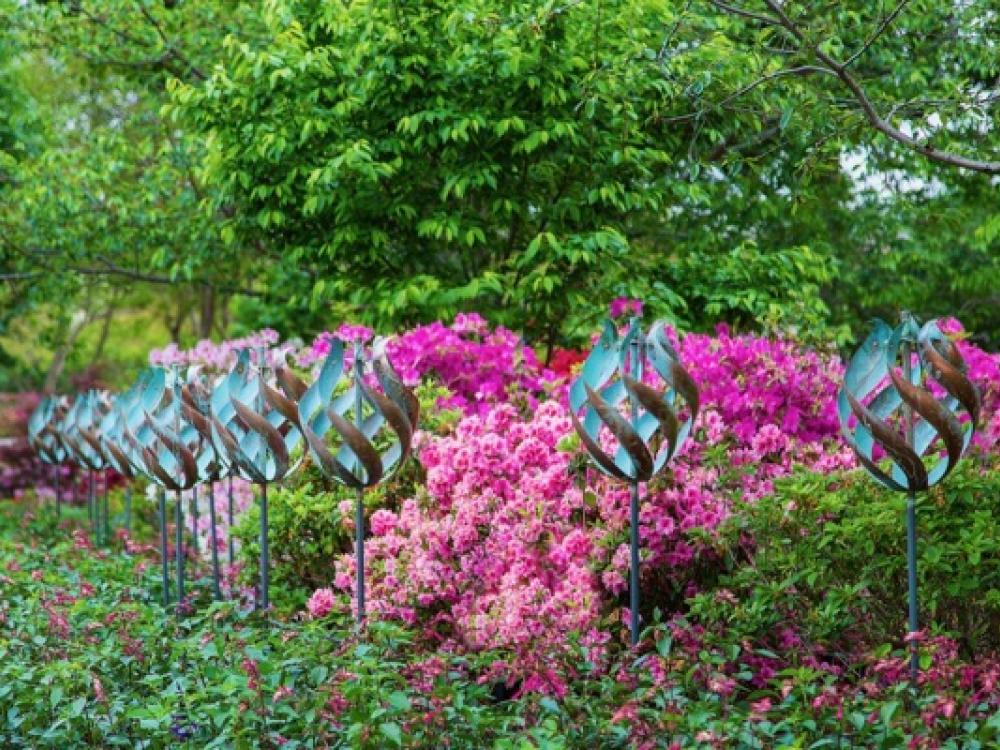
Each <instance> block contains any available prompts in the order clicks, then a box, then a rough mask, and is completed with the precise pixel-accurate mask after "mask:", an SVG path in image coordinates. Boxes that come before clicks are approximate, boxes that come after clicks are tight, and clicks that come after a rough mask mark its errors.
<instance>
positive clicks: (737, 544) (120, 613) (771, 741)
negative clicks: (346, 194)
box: [0, 303, 1000, 748]
mask: <svg viewBox="0 0 1000 750" xmlns="http://www.w3.org/2000/svg"><path fill="white" fill-rule="evenodd" d="M632 309H633V305H632V303H628V304H624V303H623V304H619V305H617V306H616V309H615V310H614V312H615V313H617V314H625V313H628V312H629V311H631V310H632ZM949 330H951V331H952V333H953V334H954V335H955V336H956V337H958V338H959V346H960V347H961V349H962V351H963V354H964V355H965V357H966V358H967V360H968V362H969V369H970V376H971V377H972V378H973V379H974V380H975V381H976V382H977V383H978V384H979V386H980V388H981V389H982V392H983V397H984V407H985V408H984V419H983V424H982V429H981V430H980V433H979V436H978V437H977V439H976V444H975V446H974V448H973V452H972V454H971V455H970V456H969V458H968V459H967V460H966V462H965V463H964V464H963V466H962V467H961V468H960V469H959V471H958V472H957V473H956V475H955V476H954V477H952V478H951V479H950V481H949V482H948V483H947V484H945V485H944V486H943V487H942V488H938V489H936V490H935V491H934V492H932V493H931V494H929V495H928V496H927V498H926V499H925V500H923V501H921V509H920V519H921V520H920V523H921V527H920V528H921V547H920V555H921V560H920V572H921V579H920V585H921V591H922V602H923V606H924V622H925V623H926V628H925V630H923V631H921V632H920V633H918V634H914V635H913V636H907V634H906V628H905V618H904V615H905V609H904V606H903V602H904V591H905V585H904V582H903V581H904V575H905V574H904V570H905V562H904V557H903V554H902V550H903V546H904V543H905V539H904V537H903V534H902V524H901V510H900V507H901V506H900V503H899V500H898V498H894V497H892V496H890V495H889V494H888V493H885V492H882V491H880V490H879V489H878V488H877V487H876V486H875V485H874V484H873V483H872V482H870V481H868V480H867V479H866V478H865V477H864V475H862V474H861V473H859V472H858V471H856V470H855V469H854V467H853V461H852V459H851V456H850V454H849V452H848V451H847V450H846V449H845V447H844V445H843V443H842V441H841V440H840V438H839V435H838V431H837V430H838V428H837V422H836V415H835V413H834V411H833V395H834V393H835V390H836V387H837V384H838V376H839V373H840V368H841V365H840V364H839V359H838V358H837V357H836V356H835V355H834V354H833V353H824V352H822V351H816V350H811V349H807V348H804V347H802V346H801V345H799V344H796V343H794V342H793V341H791V340H782V339H775V338H767V337H761V336H756V335H746V334H744V335H735V334H733V333H731V332H730V331H729V330H728V329H726V328H725V327H724V326H722V327H720V328H719V329H718V330H717V331H716V333H715V334H714V335H689V336H687V337H685V338H683V339H682V340H681V341H680V342H679V344H680V352H681V356H682V357H683V358H684V360H685V362H686V363H687V364H688V366H689V368H690V370H691V372H692V373H693V374H694V375H695V377H696V378H697V379H698V380H699V381H700V385H701V388H702V414H701V416H700V417H699V420H698V423H697V426H696V431H695V436H694V439H693V441H692V442H691V444H690V446H689V447H688V448H686V449H685V450H684V451H683V452H682V454H681V455H680V456H679V457H678V459H677V461H676V462H675V465H673V466H672V468H671V469H670V471H668V472H667V474H666V475H665V476H664V477H663V478H662V479H659V480H657V481H656V482H653V483H651V484H650V487H649V491H648V492H646V493H644V497H643V504H642V509H641V516H640V536H641V539H642V548H643V557H642V569H641V576H642V585H643V597H644V608H643V611H642V615H643V618H644V623H645V625H646V626H647V627H646V630H645V632H644V635H643V640H642V642H641V644H640V646H639V648H638V649H637V650H636V651H630V650H629V649H627V648H626V646H625V643H626V642H627V628H626V626H625V624H624V623H625V622H626V621H627V611H626V609H625V607H626V606H627V596H626V581H627V577H628V554H627V544H626V539H627V491H625V490H622V489H621V488H620V487H616V486H614V485H611V484H609V483H606V482H604V481H602V480H601V479H599V478H598V477H597V476H595V475H594V474H593V472H592V471H591V470H588V469H587V464H586V462H585V460H584V459H583V456H582V454H581V452H580V449H579V446H578V444H577V443H576V439H575V438H574V437H573V432H572V428H571V426H570V424H569V418H568V414H567V411H566V406H565V400H564V396H565V389H566V383H567V375H568V374H569V373H570V372H572V367H573V363H574V362H576V361H579V359H580V355H579V353H574V352H566V353H565V355H564V356H563V357H561V358H560V360H558V361H555V362H553V366H551V367H548V366H545V365H544V364H542V363H541V362H539V360H538V359H537V358H536V357H535V355H534V353H533V352H532V351H531V350H530V349H529V348H527V347H525V346H524V344H523V342H521V341H520V340H519V339H518V337H517V336H516V335H515V334H513V333H512V332H510V331H507V330H505V329H502V328H499V329H498V328H493V327H491V326H489V325H488V324H487V323H486V322H485V321H484V320H483V319H482V318H479V317H478V316H475V315H468V316H460V317H459V318H457V319H456V320H455V321H454V322H453V323H451V324H448V325H445V324H440V323H438V324H432V325H428V326H418V327H415V328H413V329H411V330H409V331H406V332H404V333H402V334H401V335H400V336H399V337H398V338H397V339H395V340H394V341H393V342H392V343H391V344H390V353H391V355H392V356H393V358H394V360H395V361H396V364H397V366H398V368H399V370H400V372H401V373H402V374H403V376H404V378H405V379H406V380H407V381H408V382H409V383H410V384H413V385H416V386H417V393H418V397H419V399H420V401H421V404H422V411H423V413H424V415H425V418H424V420H423V421H422V424H421V432H420V434H419V435H418V437H417V455H418V457H419V459H420V460H419V462H413V463H412V464H411V465H410V466H408V468H407V470H406V471H404V472H403V473H402V474H400V475H399V476H398V477H396V478H395V479H394V480H393V481H392V482H389V483H387V484H386V485H384V486H383V487H380V488H379V489H378V490H377V491H373V492H371V493H369V494H368V496H367V497H366V504H367V526H368V529H367V542H366V547H367V549H366V554H367V556H368V559H369V561H370V567H369V587H370V589H369V590H370V597H369V612H370V614H371V620H370V623H369V625H368V627H367V628H366V630H365V631H364V632H363V633H362V634H360V635H359V634H358V633H357V632H356V631H355V630H354V628H353V625H352V610H353V606H354V602H353V601H352V599H351V595H352V591H353V573H354V571H353V556H352V555H351V554H350V543H351V539H352V538H353V531H354V528H353V514H352V512H351V503H352V501H353V497H352V495H350V494H348V493H347V492H346V491H344V490H343V489H340V488H338V487H336V486H332V485H327V484H326V483H325V482H324V480H323V478H322V477H321V476H320V475H319V474H318V473H317V472H316V471H315V470H312V469H310V468H309V467H307V468H306V469H305V470H304V471H303V472H301V473H300V474H298V475H296V476H295V478H294V479H292V480H290V481H289V482H287V483H286V484H285V486H283V487H282V488H280V489H276V490H275V491H274V492H273V493H272V496H271V497H272V500H271V505H272V509H273V511H272V525H271V546H272V551H273V559H272V564H273V566H274V573H273V575H272V581H273V589H272V602H273V605H274V610H273V612H272V616H271V622H270V624H265V623H264V622H263V621H262V619H261V618H260V616H259V615H257V614H254V613H253V612H252V611H251V608H250V602H251V598H252V592H251V589H250V586H251V585H252V580H253V576H252V575H251V571H253V570H255V569H256V554H257V547H256V543H257V542H256V528H257V525H256V508H255V505H254V503H253V499H252V496H251V494H250V492H249V491H248V489H247V488H246V487H245V486H243V485H239V484H238V485H237V498H238V503H237V505H238V507H239V509H240V513H239V519H238V522H237V524H236V526H235V527H233V528H232V529H229V528H225V529H224V534H223V536H222V538H221V539H220V540H219V544H220V551H224V550H225V549H226V546H227V545H228V542H229V539H228V537H229V536H230V535H231V536H232V538H233V541H234V543H235V546H236V550H237V560H236V564H235V565H234V566H232V567H231V568H229V569H228V570H227V580H226V584H227V585H226V592H227V594H228V595H229V596H230V597H231V598H230V599H228V600H227V601H225V602H222V603H219V604H211V603H210V596H209V590H208V586H207V582H205V581H202V583H201V584H200V585H198V586H196V587H195V589H194V593H193V594H192V597H191V598H190V600H189V601H186V602H185V603H184V606H183V608H182V611H181V613H180V614H179V615H178V614H175V613H173V612H164V611H163V610H162V609H161V607H160V606H159V604H158V602H159V590H158V587H159V584H158V567H157V566H158V561H157V559H156V557H155V555H154V554H153V547H152V545H151V544H150V542H151V541H152V539H153V538H154V537H153V533H154V532H153V529H152V526H151V524H150V522H151V520H152V505H151V504H141V503H140V504H139V505H138V506H137V518H136V525H135V529H134V533H133V534H132V535H126V534H124V533H121V534H119V536H118V538H117V539H116V541H115V542H114V544H113V545H112V547H111V548H110V549H97V548H95V547H94V546H93V542H92V541H91V540H90V539H89V537H88V535H87V532H86V528H85V525H84V524H82V523H81V521H82V511H81V510H80V509H79V508H72V509H71V510H70V511H68V515H67V517H65V518H63V519H62V520H61V521H60V520H58V519H56V518H54V517H53V513H52V502H51V497H50V495H49V494H48V493H47V492H45V490H44V488H42V491H40V492H35V491H33V490H32V489H31V488H30V487H26V488H23V489H22V490H21V491H20V501H19V503H16V504H11V505H8V506H6V507H5V509H4V512H3V516H2V518H3V520H2V524H3V532H4V533H3V534H2V535H0V539H2V542H0V555H2V560H0V571H2V578H0V585H2V586H3V594H4V596H3V601H2V603H0V623H2V624H0V656H2V658H0V664H2V666H0V670H2V671H3V675H2V677H3V680H2V681H0V684H3V685H5V686H7V687H4V688H0V709H2V715H3V716H4V717H5V718H4V723H3V724H0V727H2V728H3V729H2V731H3V732H4V733H5V734H3V735H2V736H3V737H4V740H5V741H6V743H7V744H10V745H11V746H15V747H48V746H56V745H66V744H67V742H69V743H70V745H71V746H72V745H73V743H76V746H83V747H86V746H144V747H170V746H176V745H177V744H179V743H182V742H189V743H190V744H191V746H198V747H200V746H213V747H252V746H255V745H254V744H253V743H254V742H258V743H261V745H262V746H285V747H384V746H393V745H396V746H405V747H442V746H451V747H498V748H507V747H582V746H596V747H665V748H678V747H692V748H695V747H699V748H709V747H748V748H754V747H837V746H841V747H858V746H863V747H887V748H888V747H928V748H931V747H956V748H957V747H976V746H977V744H976V743H979V744H978V746H982V747H989V746H990V743H991V742H994V741H995V739H994V738H995V737H996V733H997V731H998V729H1000V718H998V717H996V716H995V714H996V711H997V710H998V708H1000V682H998V680H1000V660H998V659H997V657H996V649H997V646H998V643H997V639H996V635H995V633H996V623H997V621H998V617H1000V593H998V591H1000V578H998V575H1000V574H998V572H997V571H998V570H1000V568H998V563H1000V554H998V552H997V549H996V543H995V540H996V534H997V529H996V525H995V521H994V519H995V518H996V516H997V513H996V511H997V508H996V507H995V505H996V503H997V502H998V501H1000V500H998V498H1000V492H998V490H1000V475H998V472H997V469H998V444H1000V415H998V409H997V404H998V401H1000V358H998V357H997V356H996V355H990V354H988V353H985V352H982V351H981V350H979V349H977V348H975V347H974V346H972V345H970V344H968V343H965V342H963V341H962V340H961V338H962V333H961V330H960V329H959V328H958V327H957V326H954V325H952V326H951V327H950V329H949ZM333 333H336V334H337V335H341V336H344V337H347V338H350V337H352V336H366V335H367V334H368V332H367V331H366V330H364V329H361V328H358V327H354V326H346V327H342V328H341V329H338V330H337V331H335V332H333ZM330 335H331V334H322V335H320V336H318V337H316V338H315V340H313V341H311V342H309V343H307V344H301V343H296V342H281V341H280V340H279V338H278V337H277V335H276V334H274V333H273V332H264V333H262V334H258V335H256V336H254V337H251V339H248V340H238V341H229V342H225V343H223V344H221V345H214V344H210V343H208V342H204V343H202V344H200V345H199V346H197V347H195V348H194V349H191V350H181V349H178V348H176V347H170V348H167V349H165V350H159V351H155V352H153V353H152V354H151V359H152V360H153V361H154V362H157V363H165V364H171V363H185V364H188V363H198V364H201V365H203V366H205V367H212V366H219V365H221V364H224V363H225V362H226V360H227V359H229V358H231V357H234V356H235V351H236V349H237V348H239V347H240V346H242V345H246V344H248V343H250V344H253V345H263V346H266V347H267V348H268V351H269V353H270V356H271V358H272V360H273V361H276V360H278V359H284V360H287V361H290V362H294V363H295V364H296V366H298V367H300V368H303V369H308V368H312V367H315V366H316V365H317V363H318V361H319V360H320V358H321V357H322V356H323V355H324V354H325V352H326V351H327V349H328V346H329V340H330ZM113 501H114V502H113V508H114V509H115V510H120V507H121V491H120V490H115V491H114V493H113ZM201 502H202V503H207V502H216V503H217V504H218V508H219V510H220V511H221V510H222V509H223V507H224V503H225V490H224V485H222V484H220V485H218V486H217V489H216V493H215V495H214V496H213V497H212V498H211V499H210V500H209V499H207V498H206V497H205V494H204V493H203V494H202V499H201ZM206 516H207V513H205V512H202V513H201V518H202V525H203V527H202V528H200V529H198V530H197V532H198V533H199V534H200V536H201V544H200V545H199V548H200V550H202V557H203V558H204V555H205V554H206V552H205V550H206V548H207V547H206V545H207V542H208V538H207V530H206V528H204V524H205V521H204V519H205V518H206ZM190 562H191V564H192V565H196V566H199V565H200V567H201V571H202V573H203V574H204V573H205V572H206V570H207V567H206V564H205V561H204V559H202V560H201V562H199V561H198V560H197V559H195V558H194V557H192V559H191V561H190ZM912 638H915V639H918V640H919V645H920V649H921V658H922V665H923V667H924V670H923V672H922V677H921V682H920V684H919V685H918V686H916V688H915V689H914V690H912V691H911V689H910V688H909V687H908V685H907V669H906V652H907V648H908V641H909V640H911V639H912ZM151 696H152V697H151Z"/></svg>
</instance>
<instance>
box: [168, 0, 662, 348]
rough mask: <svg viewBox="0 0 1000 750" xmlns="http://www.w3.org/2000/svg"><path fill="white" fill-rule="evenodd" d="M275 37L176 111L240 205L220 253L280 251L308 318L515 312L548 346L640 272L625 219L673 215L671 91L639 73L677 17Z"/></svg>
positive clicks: (512, 19)
mask: <svg viewBox="0 0 1000 750" xmlns="http://www.w3.org/2000/svg"><path fill="white" fill-rule="evenodd" d="M262 19H263V22H264V23H265V25H266V27H267V30H268V40H267V43H266V44H264V45H252V44H240V43H238V42H236V41H235V40H231V41H230V43H229V44H228V45H227V48H226V56H225V59H224V67H223V68H222V69H220V70H219V71H217V72H216V73H215V74H214V75H213V77H212V79H211V80H210V81H209V82H208V83H207V84H206V85H197V84H194V83H188V84H186V85H182V86H176V87H175V102H176V106H175V107H174V108H173V111H174V112H176V113H177V114H178V121H179V122H186V123H191V124H193V125H194V127H196V128H198V129H201V130H204V131H206V132H211V133H212V142H211V148H212V151H211V155H210V157H209V160H208V162H207V168H206V171H205V178H206V180H207V181H209V182H211V183H213V184H217V185H219V187H220V191H221V192H220V193H219V194H218V198H217V201H216V202H217V205H222V204H225V203H229V202H232V203H235V204H236V205H238V206H239V207H240V210H239V211H238V212H237V214H236V215H235V216H233V218H232V219H231V220H230V221H228V222H227V223H226V225H225V226H224V227H223V235H224V236H225V237H227V238H229V239H230V241H231V242H233V243H239V242H241V241H245V238H248V237H252V236H264V237H266V238H267V240H268V244H269V245H271V246H272V247H274V248H275V249H276V250H280V252H281V254H282V257H283V258H284V263H283V264H282V266H281V268H278V269H275V271H276V273H277V276H276V277H275V278H274V279H273V283H274V284H276V285H277V288H279V289H283V290H286V289H287V290H288V292H289V295H288V297H287V298H285V299H286V301H287V303H289V304H291V305H293V306H296V307H303V308H307V307H310V306H315V305H316V304H319V303H323V302H326V301H327V300H331V299H350V300H351V302H352V303H354V305H355V306H356V309H357V311H358V312H359V314H360V316H361V317H362V318H363V319H364V320H366V321H368V322H372V323H376V324H377V325H379V326H382V327H389V326H392V325H398V324H400V323H405V322H412V321H414V320H422V319H428V318H434V317H437V316H442V315H443V316H447V315H450V314H451V313H452V312H453V311H454V310H455V309H458V308H468V307H472V306H476V305H478V306H480V307H482V306H484V305H488V304H491V303H501V304H498V305H496V306H495V307H494V317H498V318H500V319H501V320H504V321H505V322H513V323H516V324H518V325H520V326H522V327H524V328H526V329H527V330H528V332H529V333H531V334H533V335H541V334H546V335H548V334H550V329H552V328H555V329H558V328H559V322H561V321H562V320H564V319H565V318H566V317H567V316H568V315H571V314H574V313H575V312H576V310H578V309H580V308H587V307H589V306H590V305H591V304H592V302H593V300H594V297H595V292H596V293H597V297H598V298H600V297H601V296H605V295H604V294H601V293H599V292H598V290H599V289H600V278H601V275H602V274H604V273H606V272H608V271H609V270H612V269H613V268H619V269H621V268H623V267H624V266H625V264H627V263H628V262H629V259H630V258H632V257H634V255H635V253H636V252H637V251H636V250H635V249H634V248H632V247H631V244H630V243H631V238H630V237H629V234H630V232H629V231H628V230H627V220H628V217H629V216H631V215H632V214H634V213H635V212H637V211H651V212H659V211H662V210H664V209H665V208H666V207H667V205H668V202H669V201H668V199H669V195H670V190H669V185H668V183H667V181H666V180H665V178H664V174H665V170H666V169H668V168H669V166H670V164H671V161H672V157H671V155H670V153H669V151H668V148H669V144H670V142H671V132H670V129H669V128H668V127H667V126H666V125H665V124H664V123H662V122H661V120H662V112H663V110H664V109H665V107H666V106H667V104H668V100H667V97H668V95H669V93H670V89H671V88H672V87H671V86H669V85H667V84H666V83H665V82H664V81H663V80H662V79H661V78H660V77H659V76H658V75H652V74H651V73H650V71H649V70H647V69H645V68H643V67H641V66H638V67H637V66H630V65H629V64H628V63H629V61H630V60H632V59H634V58H636V57H637V56H641V55H643V54H645V51H646V50H647V49H649V48H650V47H651V46H652V45H653V44H655V43H656V40H657V36H658V30H659V29H660V28H662V27H663V26H664V25H666V24H668V23H670V22H672V21H673V20H674V13H673V11H672V10H671V9H670V8H669V6H666V5H664V4H662V3H658V2H641V3H623V2H613V3H611V4H604V5H603V6H602V7H600V8H598V7H596V6H592V5H589V4H578V5H573V6H568V7H567V8H557V7H554V6H553V7H548V6H538V5H536V4H534V3H530V2H523V3H515V4H513V5H510V4H508V5H498V4H496V3H495V2H491V1H489V2H479V1H478V0H477V1H476V2H464V3H461V4H459V5H455V4H454V3H435V2H421V3H416V4H404V5H381V4H377V3H352V4H349V5H336V4H334V5H331V4H318V3H313V2H272V3H269V4H267V5H266V9H265V10H264V11H263V13H262ZM595 41H596V47H595ZM358 70H364V71H366V74H365V75H364V76H358V75H357V71H358ZM359 280H362V281H363V283H361V284H359V283H358V281H359ZM556 332H558V331H556ZM553 335H554V334H553Z"/></svg>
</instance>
